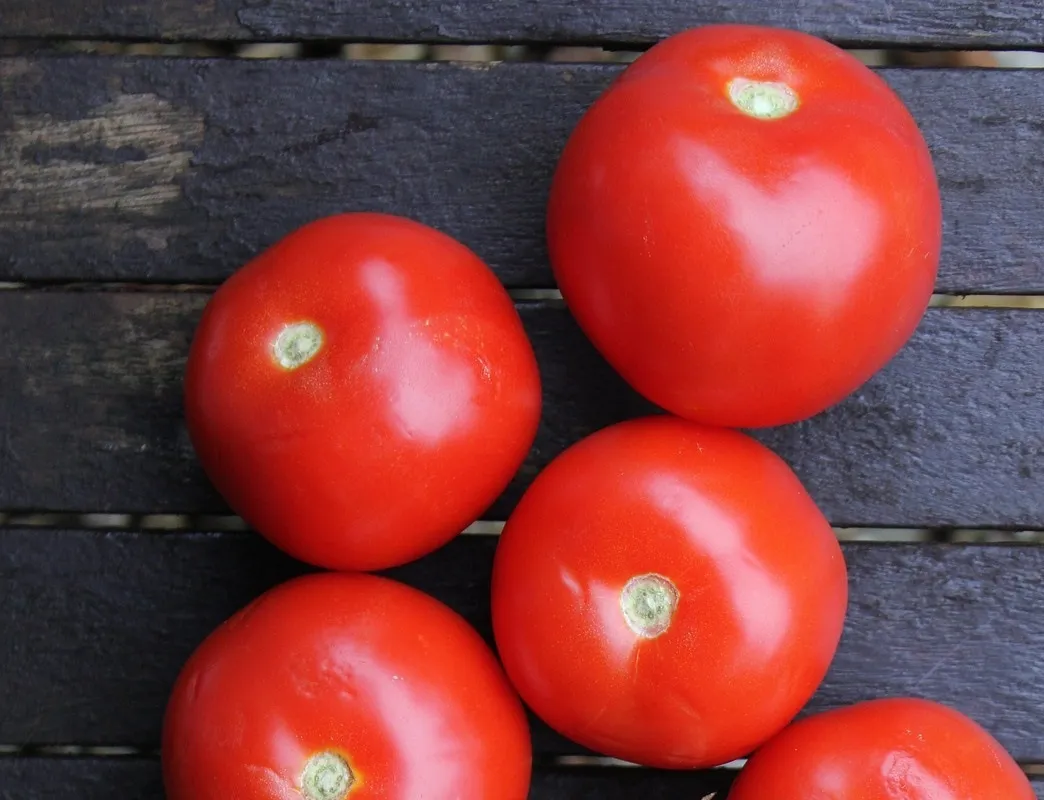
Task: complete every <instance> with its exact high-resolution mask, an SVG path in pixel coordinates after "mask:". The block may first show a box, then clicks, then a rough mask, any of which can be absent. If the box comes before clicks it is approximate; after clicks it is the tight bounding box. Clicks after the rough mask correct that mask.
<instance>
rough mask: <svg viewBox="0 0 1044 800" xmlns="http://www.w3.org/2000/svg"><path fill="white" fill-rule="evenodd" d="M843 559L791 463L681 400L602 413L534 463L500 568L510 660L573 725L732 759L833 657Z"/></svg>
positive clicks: (606, 737) (628, 745) (519, 684)
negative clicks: (604, 418)
mask: <svg viewBox="0 0 1044 800" xmlns="http://www.w3.org/2000/svg"><path fill="white" fill-rule="evenodd" d="M847 599H848V584H847V573H846V569H845V562H844V558H843V556H842V553H841V548H840V546H839V544H838V541H837V538H836V536H835V534H834V532H833V530H832V529H831V527H830V525H829V524H828V523H827V521H826V519H824V517H823V515H822V514H821V513H820V511H819V509H818V508H817V507H816V506H815V504H814V503H813V501H812V499H811V498H810V497H809V495H808V494H807V493H806V491H805V490H804V488H803V487H802V486H801V484H800V483H799V481H798V479H797V477H796V476H795V475H794V473H793V472H792V471H791V470H790V468H789V467H788V466H787V465H786V464H785V463H784V462H783V461H782V460H781V459H780V458H779V457H778V456H776V455H775V454H773V453H772V452H771V451H770V450H768V449H767V448H765V447H764V446H762V445H761V444H759V443H758V442H756V441H755V440H754V439H752V438H750V437H749V436H746V435H744V434H742V433H739V432H736V431H732V430H727V429H720V428H710V427H706V426H703V425H699V424H697V423H692V422H687V421H685V420H682V419H678V418H675V417H668V416H663V417H650V418H644V419H638V420H632V421H629V422H624V423H620V424H617V425H614V426H611V427H609V428H606V429H603V430H601V431H599V432H597V433H595V434H594V435H592V436H589V437H588V438H586V439H584V440H582V441H580V442H578V443H577V444H575V445H573V446H572V447H570V448H569V449H568V450H566V451H565V452H564V453H562V454H561V455H560V456H558V457H557V458H556V459H555V460H554V461H552V462H551V464H550V465H549V466H548V467H547V468H546V469H545V470H544V471H543V472H541V473H540V475H538V476H537V478H536V480H535V481H534V482H533V484H532V486H531V487H530V488H529V490H528V491H527V492H526V494H525V495H524V496H523V498H522V500H521V502H520V503H519V505H518V507H517V509H516V510H515V512H514V513H513V514H512V515H511V517H510V519H509V520H508V522H507V525H506V526H505V529H504V532H503V534H502V536H501V539H500V543H499V545H498V547H497V551H496V557H495V560H494V569H493V587H492V603H493V626H494V632H495V635H496V643H497V647H498V649H499V652H500V656H501V660H502V661H503V663H504V667H505V669H506V670H507V673H508V676H509V678H510V679H511V680H512V682H513V683H514V685H515V687H516V688H517V689H518V690H519V692H520V693H521V695H522V698H523V699H524V700H525V701H526V702H527V703H528V705H529V706H530V707H531V708H532V709H533V710H534V711H535V712H536V714H537V715H538V716H540V717H541V718H542V719H543V720H544V721H546V722H547V723H548V724H549V725H550V726H551V727H552V728H554V729H555V730H557V731H559V732H560V733H562V734H563V735H564V736H566V737H568V738H569V739H572V740H573V741H575V742H578V743H580V744H582V745H584V746H586V747H588V748H591V749H593V750H596V751H598V752H600V753H603V754H606V755H610V756H614V757H616V758H621V759H624V760H627V761H632V762H637V763H640V764H645V765H649V766H656V767H708V766H713V765H717V764H721V763H724V762H727V761H730V760H732V759H735V758H738V757H741V756H743V755H744V754H746V753H747V752H749V751H750V750H751V749H752V748H753V747H755V746H756V745H758V744H760V743H761V742H762V741H764V740H765V739H768V738H769V737H770V736H771V735H773V734H775V733H776V732H778V731H779V730H780V729H782V728H783V727H784V725H786V724H787V723H788V722H789V721H790V720H791V719H792V718H793V717H794V715H795V714H797V712H798V711H799V710H800V709H801V708H802V706H803V705H804V704H805V703H806V702H807V701H808V699H809V697H810V696H811V695H812V694H813V693H814V691H815V690H816V688H817V687H818V685H819V684H820V682H821V681H822V679H823V677H824V675H825V673H826V671H827V668H828V666H829V664H830V662H831V660H832V659H833V655H834V652H835V650H836V648H837V645H838V641H839V639H840V636H841V631H842V627H843V624H844V617H845V611H846V606H847Z"/></svg>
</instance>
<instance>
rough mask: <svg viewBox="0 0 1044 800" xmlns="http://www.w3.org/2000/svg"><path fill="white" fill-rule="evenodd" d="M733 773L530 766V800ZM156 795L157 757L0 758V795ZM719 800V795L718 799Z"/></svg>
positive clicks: (32, 799) (602, 796) (702, 780)
mask: <svg viewBox="0 0 1044 800" xmlns="http://www.w3.org/2000/svg"><path fill="white" fill-rule="evenodd" d="M732 777H733V773H732V772H731V771H727V770H719V771H716V772H697V773H687V772H665V771H654V770H646V769H633V768H614V767H548V766H540V765H538V766H536V767H535V768H534V770H533V780H532V783H531V785H530V792H529V797H530V798H531V800H632V798H635V797H641V798H642V799H643V800H679V798H686V800H688V798H692V800H700V798H702V797H703V796H704V795H705V794H706V793H708V792H714V791H724V790H725V789H726V788H727V787H728V785H729V783H731V778H732ZM113 797H118V798H120V800H161V799H162V797H163V780H162V775H161V773H160V762H159V759H157V758H133V757H132V758H82V757H76V758H42V757H30V758H17V757H16V758H0V800H72V799H74V800H111V799H112V798H113ZM722 800H724V798H722Z"/></svg>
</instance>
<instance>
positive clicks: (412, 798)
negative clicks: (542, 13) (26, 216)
mask: <svg viewBox="0 0 1044 800" xmlns="http://www.w3.org/2000/svg"><path fill="white" fill-rule="evenodd" d="M940 219H941V214H940V201H939V194H938V187H937V183H936V179H935V174H934V170H933V166H932V161H931V157H930V154H929V151H928V148H927V146H926V144H925V142H924V140H923V138H922V136H921V133H920V131H919V130H918V128H917V125H916V124H915V122H914V120H913V119H912V118H911V116H910V115H909V113H908V112H907V110H906V108H905V107H904V106H903V104H902V103H901V102H900V100H899V99H898V98H897V97H896V96H895V95H894V94H893V93H892V91H891V90H890V89H889V88H888V87H887V85H886V84H885V83H884V82H883V81H882V80H881V79H880V78H878V77H877V76H876V75H875V74H873V73H872V72H871V71H870V70H868V69H867V68H866V67H864V66H863V65H862V64H861V63H860V62H858V61H857V60H855V59H854V58H853V57H852V56H850V55H848V54H846V53H844V52H843V51H841V50H839V49H837V48H835V47H834V46H832V45H829V44H827V43H826V42H824V41H822V40H820V39H817V38H814V37H812V36H809V35H806V34H801V33H797V32H793V31H785V30H774V29H769V28H758V27H751V26H738V25H737V26H708V27H705V28H701V29H696V30H692V31H687V32H684V33H681V34H678V35H676V36H673V37H670V38H668V39H667V40H665V41H664V42H662V43H660V44H659V45H657V46H656V47H654V48H652V49H651V50H650V51H649V52H648V53H646V54H644V55H643V56H641V57H640V58H639V59H638V60H637V61H636V62H635V63H634V64H633V65H631V66H630V67H629V68H627V69H626V70H625V71H624V72H623V73H622V74H621V75H620V76H619V77H618V78H617V79H616V80H615V81H614V82H613V83H612V84H611V85H610V86H609V87H608V88H607V89H606V90H605V92H604V93H603V94H602V96H601V97H600V98H599V99H598V100H597V101H596V102H595V103H594V104H593V105H592V106H591V108H590V109H589V110H588V111H587V113H586V114H585V115H584V116H583V118H582V119H581V121H580V122H579V124H578V125H577V127H576V129H575V130H574V132H573V134H572V136H571V137H570V139H569V141H568V143H567V144H566V146H565V149H564V151H563V152H562V155H561V159H560V161H559V164H558V167H557V170H556V172H555V175H554V180H553V184H552V188H551V193H550V197H549V202H548V209H547V236H548V246H549V253H550V258H551V266H552V269H553V271H554V274H555V277H556V279H557V282H558V284H559V286H560V288H561V291H562V295H563V297H564V299H565V301H566V304H567V306H568V308H569V309H570V311H571V312H572V314H573V315H574V316H575V318H576V320H577V321H578V323H579V325H580V326H581V328H582V329H583V331H584V332H585V333H586V334H587V336H588V337H589V338H590V339H591V341H592V342H593V343H594V344H595V346H596V347H597V348H598V349H599V350H600V351H601V353H602V354H603V355H604V357H605V359H606V360H607V361H608V362H609V363H610V364H611V365H612V366H613V367H614V368H615V369H616V370H617V371H618V372H619V373H620V375H622V376H623V378H624V379H625V380H626V381H627V382H629V383H630V385H631V386H632V387H633V388H634V389H635V390H636V391H637V392H639V393H640V394H642V395H644V396H645V397H646V398H648V399H649V400H650V401H652V402H653V403H655V404H657V405H658V406H660V407H661V409H662V410H663V412H664V413H661V414H656V415H652V416H648V417H644V418H640V419H633V420H628V421H624V422H621V423H618V424H615V425H612V426H610V427H607V428H605V429H602V430H599V431H596V432H594V433H593V434H591V435H589V436H587V437H586V438H584V439H582V440H580V441H578V442H575V443H573V444H572V445H571V446H570V447H568V448H567V449H566V450H565V451H564V452H562V453H560V454H559V455H558V456H557V457H556V458H554V459H553V460H552V461H551V463H550V464H549V465H548V466H547V467H546V468H544V469H543V470H542V471H541V472H540V473H539V474H538V475H537V477H536V478H535V480H533V481H532V483H531V484H530V486H529V487H528V488H527V490H526V491H525V493H524V496H523V497H522V499H521V501H520V502H519V503H518V505H517V507H516V508H515V510H514V511H513V512H512V514H511V515H510V517H509V519H508V520H507V523H506V526H505V528H504V531H503V534H502V535H501V537H500V540H499V543H498V546H497V549H496V555H495V560H494V564H493V571H492V593H491V598H490V602H491V611H492V622H493V635H494V639H495V645H496V653H494V651H493V649H492V648H490V647H489V646H488V645H487V644H486V643H485V642H484V641H483V640H482V639H481V637H480V636H479V635H478V633H476V632H475V631H474V630H473V629H472V628H471V627H470V626H469V624H468V623H467V622H465V621H464V620H463V619H462V618H461V617H459V616H458V615H457V614H456V613H455V612H453V611H451V610H450V609H449V608H448V607H446V606H444V605H443V604H442V603H441V602H439V601H437V600H435V599H434V598H432V597H429V596H428V595H426V594H423V593H421V592H420V591H418V590H416V589H413V588H410V587H408V586H406V585H404V584H402V583H399V582H397V581H394V580H391V579H390V578H388V577H384V576H377V575H372V574H369V573H370V572H373V571H377V570H383V569H386V568H389V567H393V566H397V565H401V564H405V563H407V562H410V561H413V560H415V559H418V558H420V557H422V556H424V555H425V554H428V553H431V552H432V551H434V550H435V549H437V548H439V547H441V546H442V545H444V544H445V543H446V542H448V541H449V540H450V539H451V538H452V537H454V536H455V535H456V534H458V533H459V532H460V531H461V530H462V529H463V528H465V527H467V526H468V525H469V524H470V523H471V522H473V521H475V520H476V519H478V518H480V517H481V515H482V514H483V513H484V511H485V510H486V509H488V508H489V507H490V506H491V504H492V503H493V502H494V501H495V500H496V498H497V497H498V496H500V495H501V494H502V493H503V492H504V490H505V488H506V487H507V485H508V483H509V482H510V481H511V480H512V479H513V478H514V477H515V476H516V475H517V474H518V472H519V469H520V467H521V466H522V464H523V462H524V460H525V459H526V457H527V455H528V454H529V452H530V450H531V448H532V446H533V444H534V441H535V437H536V433H537V428H538V425H539V421H540V415H541V384H540V376H539V372H538V366H537V361H536V358H535V356H534V352H533V349H532V347H531V344H530V342H529V340H528V338H527V334H526V331H525V329H524V328H523V325H522V322H521V320H520V317H519V315H518V313H517V312H516V310H515V307H514V305H513V302H512V300H511V298H510V297H509V295H508V293H507V291H506V290H505V289H504V287H503V286H502V285H501V283H500V282H499V280H498V279H497V278H496V276H495V275H494V273H493V272H492V271H491V270H490V269H489V268H488V267H487V266H486V264H485V263H483V262H482V261H481V260H480V258H479V257H478V256H477V255H476V254H475V253H473V252H472V251H470V250H469V249H467V248H466V247H465V246H464V245H463V244H461V243H460V242H457V241H455V240H453V239H451V238H450V237H449V236H447V235H445V234H443V233H441V232H438V231H436V230H433V229H432V228H429V227H427V226H425V225H422V224H420V223H418V222H415V221H412V220H408V219H403V218H401V217H395V216H389V215H386V214H378V213H352V214H343V215H339V216H335V217H330V218H325V219H321V220H316V221H314V222H312V223H310V224H308V225H306V226H304V227H303V228H300V229H299V230H297V231H295V232H294V233H292V234H291V235H289V236H288V237H286V238H285V239H283V240H281V241H280V242H278V243H277V244H275V245H274V246H273V247H271V248H270V249H268V250H267V251H265V252H263V253H261V254H260V255H258V256H257V257H256V258H255V259H254V260H253V261H252V262H250V263H248V264H247V265H245V266H244V267H243V268H242V269H240V270H239V271H238V272H237V273H236V274H234V275H233V276H232V277H231V278H230V279H229V280H228V281H227V282H226V283H225V284H224V285H223V286H221V287H220V288H219V289H218V291H217V292H216V293H215V295H214V296H213V298H212V299H211V301H210V302H209V304H208V305H207V307H206V309H205V312H204V314H203V316H202V318H201V320H200V323H199V327H198V330H197V332H196V335H195V338H194V340H193V342H192V347H191V350H190V353H189V359H188V364H187V369H186V376H185V409H186V417H187V423H188V428H189V432H190V435H191V438H192V442H193V444H194V446H195V449H196V452H197V454H198V457H199V460H200V463H201V464H202V466H203V468H204V469H205V471H206V473H207V475H208V476H209V477H210V479H211V480H212V482H213V484H214V486H215V487H216V488H217V490H218V491H219V492H220V493H221V494H222V495H223V497H224V498H225V499H226V501H227V502H228V504H229V505H230V506H231V507H232V508H233V509H234V510H235V511H236V512H237V513H239V514H241V515H242V516H243V517H244V519H246V520H247V522H249V523H250V524H251V526H252V527H254V528H255V529H256V530H257V531H258V532H259V533H260V534H261V535H263V536H264V537H266V538H267V539H268V540H270V541H271V542H272V543H273V544H275V545H276V546H278V547H279V548H281V549H282V550H284V551H286V552H287V553H288V554H290V555H291V556H294V557H296V558H298V559H300V560H302V561H305V562H307V563H309V564H312V565H314V566H316V567H321V568H325V569H328V570H336V571H332V572H319V573H317V574H313V575H309V576H306V577H302V578H298V579H295V580H293V581H290V582H288V583H286V584H283V585H282V586H278V587H276V588H274V589H272V590H270V591H269V592H267V593H265V594H264V595H262V596H261V597H260V598H258V599H256V600H255V601H254V602H253V603H251V604H250V605H249V606H247V607H246V608H244V609H243V610H241V611H240V612H239V613H237V614H236V615H235V616H233V617H232V618H230V619H229V620H227V621H226V622H225V623H224V624H223V625H221V626H220V627H219V628H218V629H217V630H216V631H214V632H213V633H212V634H211V636H210V637H208V638H207V639H206V640H205V641H204V642H203V643H202V644H201V645H200V647H199V648H198V649H197V651H196V652H195V653H194V654H193V655H192V657H191V658H190V660H189V661H188V663H187V664H186V665H185V667H184V669H183V671H182V673H181V675H180V676H179V678H178V681H177V683H176V684H175V686H174V689H173V693H172V697H171V700H170V704H169V707H168V712H167V716H166V720H165V725H164V739H163V760H164V775H165V782H166V787H167V792H168V797H169V798H170V800H218V798H229V797H236V798H245V799H247V800H287V799H288V798H301V797H303V798H305V800H344V798H350V800H365V799H366V798H398V799H401V800H420V799H421V798H431V799H432V800H450V798H457V800H522V799H523V798H525V797H526V796H527V794H528V791H529V782H530V773H531V762H532V752H531V744H530V735H529V729H528V724H527V720H526V714H525V711H524V708H525V706H528V707H529V709H531V710H532V711H533V712H534V713H535V714H536V715H537V716H538V717H540V718H541V719H542V720H543V721H544V722H546V723H547V724H548V725H550V726H551V727H552V728H553V729H555V730H556V731H558V732H559V733H561V734H562V735H564V736H566V737H568V738H569V739H571V740H573V741H575V742H577V743H578V744H580V745H583V746H585V747H587V748H590V749H592V750H593V751H595V752H597V753H601V754H605V755H608V756H613V757H616V758H619V759H624V760H627V761H631V762H636V763H640V764H643V765H647V766H653V767H662V768H688V769H693V768H703V767H711V766H715V765H720V764H723V763H726V762H730V761H732V760H735V759H739V758H743V757H746V756H750V755H751V754H753V755H752V757H751V758H750V759H749V761H748V763H747V765H746V766H745V767H744V769H743V770H742V772H741V774H740V777H739V779H738V782H737V783H736V784H735V787H734V789H733V791H732V794H731V797H732V798H733V800H747V798H764V797H773V798H779V800H790V798H794V800H798V798H802V799H807V798H813V797H814V798H823V799H824V800H828V799H829V800H842V799H843V800H885V798H907V800H991V799H992V798H997V800H1000V798H1005V800H1022V799H1023V798H1024V799H1025V800H1029V798H1032V797H1033V793H1032V790H1031V789H1030V786H1029V783H1028V780H1027V779H1026V777H1025V775H1024V774H1023V772H1022V771H1021V770H1020V769H1019V767H1018V766H1017V765H1016V764H1015V762H1014V761H1013V760H1012V758H1011V757H1010V756H1009V755H1008V754H1007V753H1006V752H1005V751H1004V750H1003V749H1002V748H1001V746H1000V745H999V744H998V743H997V742H996V741H995V740H994V739H993V738H991V736H990V735H989V734H988V733H987V732H986V731H984V730H983V729H981V728H980V727H978V726H977V725H976V723H974V722H973V721H972V720H970V719H969V718H967V717H965V716H963V715H962V714H960V713H958V712H957V711H954V710H952V709H949V708H947V707H946V706H943V705H940V704H938V703H934V702H929V701H925V700H918V699H914V698H892V699H883V700H877V701H871V702H866V703H861V704H858V705H853V706H849V707H847V708H841V709H835V710H833V711H829V712H825V713H821V714H818V715H813V716H807V717H804V718H802V719H800V720H798V721H794V720H795V719H796V718H797V717H798V716H799V713H800V712H801V710H802V708H803V707H804V706H805V705H806V703H807V702H808V701H809V699H810V698H811V697H812V695H813V694H814V693H815V692H816V691H817V689H818V687H819V686H820V684H821V682H822V681H823V679H824V677H825V675H826V674H827V671H828V669H829V667H830V664H831V662H832V660H833V658H834V654H835V652H836V650H837V647H838V644H839V642H840V639H841V636H842V632H843V628H844V623H845V617H846V611H847V604H848V577H847V570H846V566H845V559H844V555H843V552H842V550H841V547H840V545H839V543H838V540H837V537H836V535H835V534H834V531H833V529H832V528H831V526H830V524H829V522H828V521H827V520H826V519H825V517H824V516H823V514H822V512H821V511H820V510H819V508H818V507H817V506H816V504H815V502H814V501H813V499H812V498H811V497H810V495H809V494H808V492H807V491H806V490H805V488H804V487H803V486H802V484H801V481H800V480H799V478H798V477H797V475H795V473H794V472H793V471H792V470H791V469H790V467H789V466H788V465H787V464H786V463H784V461H783V460H782V459H780V458H779V457H778V456H777V455H775V454H774V453H772V452H771V451H770V450H769V449H767V448H766V447H765V446H763V445H761V444H760V443H758V442H757V441H756V440H755V439H754V438H752V437H751V436H749V435H748V434H746V433H743V432H740V431H739V430H736V429H737V428H752V427H759V426H768V425H778V424H782V423H788V422H794V421H797V420H801V419H805V418H807V417H809V416H812V415H814V414H818V413H820V412H821V411H823V410H824V409H826V408H828V407H829V406H831V405H833V404H834V403H836V402H838V401H839V400H841V399H842V398H844V397H845V396H847V395H848V394H850V393H851V392H852V391H854V390H855V389H856V388H857V387H859V386H860V385H861V384H862V383H864V382H865V381H866V380H868V379H869V378H870V377H871V376H872V375H873V374H874V373H876V372H877V371H878V370H879V369H880V368H881V367H882V366H883V365H884V364H885V363H886V362H887V361H888V360H889V359H891V358H892V357H893V356H894V355H895V354H896V353H897V352H898V351H899V349H900V348H901V347H902V346H903V345H904V344H905V342H906V341H907V340H908V338H909V337H910V336H911V334H912V333H913V331H914V329H915V327H916V326H917V324H918V322H919V320H920V319H921V317H922V315H923V312H924V310H925V308H926V306H927V303H928V300H929V298H930V295H931V292H932V287H933V285H934V280H935V274H936V268H937V263H938V258H939V249H940V239H941V222H940ZM498 656H499V658H498ZM523 702H524V704H525V706H524V705H523Z"/></svg>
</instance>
